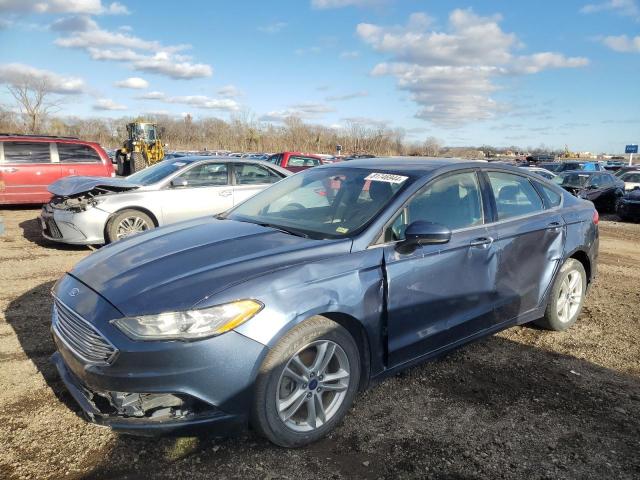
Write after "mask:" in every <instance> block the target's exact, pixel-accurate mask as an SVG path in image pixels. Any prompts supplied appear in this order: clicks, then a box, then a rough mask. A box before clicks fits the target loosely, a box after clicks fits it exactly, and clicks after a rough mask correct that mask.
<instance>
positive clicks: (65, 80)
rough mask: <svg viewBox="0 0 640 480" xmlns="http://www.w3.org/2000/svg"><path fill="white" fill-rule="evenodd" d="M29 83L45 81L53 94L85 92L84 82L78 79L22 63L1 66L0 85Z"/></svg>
mask: <svg viewBox="0 0 640 480" xmlns="http://www.w3.org/2000/svg"><path fill="white" fill-rule="evenodd" d="M28 81H36V82H41V81H44V82H46V85H47V87H48V88H49V89H50V90H51V91H52V92H54V93H59V94H77V93H82V92H84V90H85V83H84V80H82V79H81V78H78V77H69V76H64V75H59V74H57V73H54V72H50V71H48V70H40V69H38V68H34V67H31V66H29V65H24V64H22V63H8V64H4V65H0V83H6V84H9V85H16V84H21V83H24V82H28Z"/></svg>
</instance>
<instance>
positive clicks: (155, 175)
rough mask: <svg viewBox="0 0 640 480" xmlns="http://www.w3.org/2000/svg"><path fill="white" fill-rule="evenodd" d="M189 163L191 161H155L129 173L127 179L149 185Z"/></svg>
mask: <svg viewBox="0 0 640 480" xmlns="http://www.w3.org/2000/svg"><path fill="white" fill-rule="evenodd" d="M190 163H191V162H187V161H185V160H165V161H164V162H160V163H156V164H155V165H153V166H151V167H147V168H145V169H144V170H140V171H139V172H136V173H134V174H133V175H129V176H128V177H127V181H128V182H133V183H137V184H138V185H145V186H146V185H151V184H153V183H156V182H159V181H160V180H162V179H164V178H166V177H168V176H169V175H171V174H172V173H174V172H177V171H178V170H181V169H182V168H184V167H186V166H187V165H189V164H190Z"/></svg>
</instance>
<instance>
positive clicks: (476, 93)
mask: <svg viewBox="0 0 640 480" xmlns="http://www.w3.org/2000/svg"><path fill="white" fill-rule="evenodd" d="M501 20H502V18H501V16H500V15H492V16H480V15H477V14H475V13H474V12H473V11H472V10H470V9H467V10H461V9H456V10H453V11H452V12H451V13H450V15H449V22H448V28H447V29H446V30H445V31H439V30H436V29H435V28H433V21H432V20H431V18H430V17H428V16H427V15H425V14H423V13H417V14H413V15H411V16H410V17H409V21H408V22H407V24H406V25H403V26H379V25H374V24H369V23H361V24H359V25H358V26H357V29H356V31H357V34H358V35H359V37H360V38H361V39H362V40H363V41H364V42H365V43H367V44H369V45H370V46H371V47H372V48H373V49H374V50H376V51H378V52H380V53H385V54H388V55H389V56H390V61H388V62H383V63H380V64H378V65H376V66H375V67H374V68H373V70H372V71H371V73H372V75H374V76H383V75H385V76H386V75H390V76H393V77H395V79H396V81H397V85H398V88H399V89H401V90H405V91H408V92H409V93H410V96H411V99H412V100H413V101H414V102H415V103H416V104H418V106H419V107H420V109H419V110H418V112H417V113H416V117H418V118H422V119H424V120H428V121H431V122H433V123H436V124H439V125H442V126H457V125H459V124H462V123H466V122H469V121H474V120H485V119H489V118H492V117H493V116H495V115H496V114H497V113H498V112H501V111H504V109H505V106H504V105H501V104H499V103H498V102H496V101H495V100H494V99H493V98H492V94H493V92H495V91H496V90H497V89H498V85H497V84H496V79H497V78H499V77H500V76H504V75H522V74H532V73H537V72H540V71H542V70H547V69H550V68H576V67H583V66H585V65H587V64H588V62H589V61H588V59H586V58H583V57H566V56H564V55H562V54H560V53H556V52H540V53H534V54H531V55H523V56H519V55H516V54H515V53H514V52H515V51H518V50H520V49H521V48H522V47H523V46H522V44H521V42H520V41H519V40H518V38H517V36H516V35H515V34H513V33H508V32H505V31H503V30H502V28H501V27H500V25H499V22H500V21H501Z"/></svg>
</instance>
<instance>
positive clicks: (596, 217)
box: [593, 210, 600, 225]
mask: <svg viewBox="0 0 640 480" xmlns="http://www.w3.org/2000/svg"><path fill="white" fill-rule="evenodd" d="M599 222H600V214H599V213H598V211H597V210H594V211H593V224H594V225H597V224H598V223H599Z"/></svg>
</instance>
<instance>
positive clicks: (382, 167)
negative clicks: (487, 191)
mask: <svg viewBox="0 0 640 480" xmlns="http://www.w3.org/2000/svg"><path fill="white" fill-rule="evenodd" d="M486 165H489V164H488V163H486V162H482V163H480V162H478V161H474V160H466V159H462V158H435V157H376V158H362V159H357V160H349V163H346V164H345V163H342V162H340V163H332V164H329V165H323V166H320V167H315V168H364V169H370V170H378V171H383V172H384V171H388V172H392V171H393V172H405V173H413V174H425V173H429V172H431V171H433V170H437V169H440V168H443V167H453V166H459V167H465V166H466V167H478V166H486ZM503 167H507V168H508V167H509V165H506V164H505V165H500V168H503ZM514 168H515V167H514ZM516 171H518V170H517V169H516Z"/></svg>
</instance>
